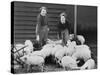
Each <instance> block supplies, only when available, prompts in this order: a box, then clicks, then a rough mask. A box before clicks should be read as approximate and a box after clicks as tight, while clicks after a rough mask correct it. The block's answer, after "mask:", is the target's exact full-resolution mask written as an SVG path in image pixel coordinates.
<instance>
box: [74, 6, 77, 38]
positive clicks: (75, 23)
mask: <svg viewBox="0 0 100 75" xmlns="http://www.w3.org/2000/svg"><path fill="white" fill-rule="evenodd" d="M76 36H77V5H75V6H74V37H75V38H76Z"/></svg>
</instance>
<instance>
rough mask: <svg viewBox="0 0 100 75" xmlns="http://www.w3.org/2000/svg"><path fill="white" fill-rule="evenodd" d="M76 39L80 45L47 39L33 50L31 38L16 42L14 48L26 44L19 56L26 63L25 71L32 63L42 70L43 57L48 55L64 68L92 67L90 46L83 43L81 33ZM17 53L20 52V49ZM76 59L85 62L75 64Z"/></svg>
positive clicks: (83, 68)
mask: <svg viewBox="0 0 100 75" xmlns="http://www.w3.org/2000/svg"><path fill="white" fill-rule="evenodd" d="M70 36H72V35H70ZM78 39H79V41H80V42H81V45H77V44H76V42H75V41H70V40H68V42H67V44H66V45H65V46H62V45H61V42H62V40H57V41H52V40H50V39H48V40H47V44H46V45H44V46H43V47H42V49H41V50H39V51H34V47H33V43H32V42H31V40H26V41H25V43H24V44H16V48H17V49H20V48H21V47H23V46H27V47H26V48H24V56H22V57H20V59H21V60H22V61H23V62H24V63H25V64H27V65H28V67H27V71H28V70H30V68H31V66H32V65H36V66H39V67H40V68H41V71H44V64H45V58H46V57H48V56H52V57H53V60H54V61H55V62H56V63H57V64H59V65H60V66H62V68H63V69H64V70H85V69H94V68H95V61H94V60H93V59H92V58H91V50H90V47H89V46H87V45H86V44H84V42H85V39H84V37H83V36H82V35H78ZM14 50H15V49H14ZM19 54H20V55H21V54H22V51H21V50H20V51H19ZM16 56H17V53H15V54H14V58H16ZM77 59H82V60H84V62H85V63H84V64H83V65H82V66H78V65H77V64H78V63H79V62H80V60H77Z"/></svg>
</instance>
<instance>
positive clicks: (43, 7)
mask: <svg viewBox="0 0 100 75" xmlns="http://www.w3.org/2000/svg"><path fill="white" fill-rule="evenodd" d="M42 9H45V10H46V11H47V8H46V7H45V6H42V7H41V8H40V9H39V10H40V11H41V10H42Z"/></svg>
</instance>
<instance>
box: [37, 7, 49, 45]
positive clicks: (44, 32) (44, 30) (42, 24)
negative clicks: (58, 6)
mask: <svg viewBox="0 0 100 75" xmlns="http://www.w3.org/2000/svg"><path fill="white" fill-rule="evenodd" d="M48 31H49V29H48V17H47V8H46V7H44V6H43V7H41V8H40V13H39V15H38V16H37V25H36V40H37V41H39V43H40V44H41V46H43V45H44V44H45V43H46V40H47V38H48Z"/></svg>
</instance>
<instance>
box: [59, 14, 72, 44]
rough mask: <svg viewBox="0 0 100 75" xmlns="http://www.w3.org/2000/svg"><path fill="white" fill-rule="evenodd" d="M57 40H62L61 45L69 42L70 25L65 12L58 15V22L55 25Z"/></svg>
mask: <svg viewBox="0 0 100 75" xmlns="http://www.w3.org/2000/svg"><path fill="white" fill-rule="evenodd" d="M57 28H58V38H59V39H62V43H63V45H65V44H66V43H67V41H68V40H69V34H70V32H71V25H70V23H69V22H68V20H67V14H66V13H65V12H63V13H61V14H60V21H59V23H58V25H57Z"/></svg>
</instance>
